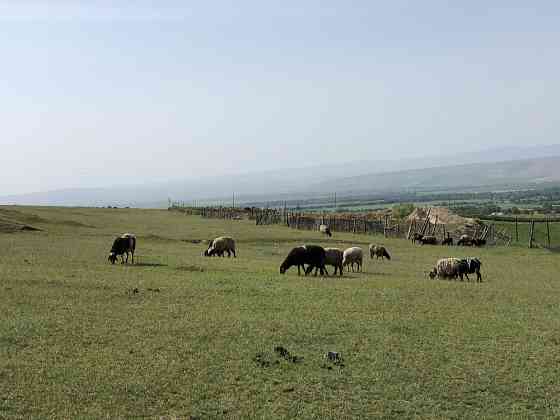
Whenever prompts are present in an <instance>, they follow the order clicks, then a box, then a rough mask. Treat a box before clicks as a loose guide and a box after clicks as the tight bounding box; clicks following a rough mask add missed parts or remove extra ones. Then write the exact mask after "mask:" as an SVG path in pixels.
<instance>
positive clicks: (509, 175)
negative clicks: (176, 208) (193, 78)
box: [0, 145, 560, 207]
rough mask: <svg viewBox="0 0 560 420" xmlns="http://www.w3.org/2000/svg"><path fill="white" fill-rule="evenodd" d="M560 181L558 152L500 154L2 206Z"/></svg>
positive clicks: (106, 191) (31, 199)
mask: <svg viewBox="0 0 560 420" xmlns="http://www.w3.org/2000/svg"><path fill="white" fill-rule="evenodd" d="M544 182H560V145H548V146H532V147H504V148H495V149H489V150H485V151H481V152H476V153H458V154H453V155H447V156H428V157H425V158H421V159H403V160H394V161H390V160H379V161H356V162H349V163H341V164H337V165H321V166H316V167H309V168H298V169H286V170H279V171H269V172H261V173H248V174H237V175H231V176H220V177H204V178H200V179H187V180H173V181H169V182H165V183H159V184H147V185H136V186H127V187H113V188H111V187H107V188H96V189H62V190H56V191H48V192H38V193H32V194H23V195H12V196H5V197H0V204H29V205H32V204H35V205H63V206H67V205H71V206H106V205H117V206H133V207H165V206H166V205H167V201H168V198H171V199H172V200H179V201H185V202H187V203H193V202H194V201H198V202H199V203H202V202H208V201H218V202H223V203H224V204H226V203H227V204H229V203H231V201H232V198H233V197H232V194H233V193H235V196H236V201H237V202H238V203H239V202H243V201H246V202H247V201H265V200H274V199H289V198H294V197H298V198H306V197H313V196H315V195H321V194H331V193H334V192H337V193H340V194H348V193H367V192H370V193H375V192H386V191H387V192H389V191H390V192H398V191H410V190H417V191H430V190H434V189H456V188H460V189H469V188H470V189H472V188H477V187H484V188H485V189H491V188H500V189H501V188H504V187H507V186H516V187H521V186H532V185H535V184H539V183H544Z"/></svg>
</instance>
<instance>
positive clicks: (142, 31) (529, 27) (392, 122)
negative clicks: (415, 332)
mask: <svg viewBox="0 0 560 420" xmlns="http://www.w3.org/2000/svg"><path fill="white" fill-rule="evenodd" d="M460 3H461V4H460ZM558 21H560V3H559V2H554V1H537V2H527V1H516V0H510V1H476V0H473V1H469V2H451V1H443V0H434V1H430V0H426V1H422V2H419V1H404V0H394V1H390V2H387V1H352V0H347V1H329V0H307V1H301V0H298V1H292V0H283V1H277V2H272V1H270V2H264V1H257V0H255V1H252V0H251V1H249V0H247V1H243V0H236V1H233V0H232V1H225V0H224V1H213V0H206V1H192V2H190V1H189V2H184V1H164V0H160V1H140V0H139V1H125V0H121V1H118V2H117V1H104V0H96V1H78V0H76V1H64V0H58V1H57V0H48V1H26V0H19V1H2V0H0V25H1V28H2V37H0V57H1V61H0V63H1V65H0V92H1V95H0V113H1V114H0V115H2V119H1V121H2V123H1V132H0V150H1V153H0V195H8V194H19V193H27V192H35V191H46V190H52V189H59V188H78V187H110V186H115V185H125V184H139V183H150V182H160V181H164V180H167V179H181V178H192V177H200V176H205V175H212V176H216V175H223V174H230V173H244V172H258V171H263V170H273V169H282V168H297V167H305V166H311V165H319V164H332V163H341V162H349V161H353V160H393V159H401V158H416V157H421V156H426V155H434V154H438V153H441V154H449V153H450V152H453V153H461V152H463V151H464V152H469V151H475V150H482V149H486V148H495V147H498V146H506V145H512V146H523V145H537V144H555V143H559V141H558V138H557V137H558V133H559V132H560V118H558V115H557V114H558V98H559V97H560V54H559V53H560V27H559V25H558Z"/></svg>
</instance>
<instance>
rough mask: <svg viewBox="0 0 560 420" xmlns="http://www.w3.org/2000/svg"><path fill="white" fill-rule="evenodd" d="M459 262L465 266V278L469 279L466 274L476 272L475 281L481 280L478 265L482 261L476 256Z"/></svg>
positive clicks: (480, 264) (479, 265)
mask: <svg viewBox="0 0 560 420" xmlns="http://www.w3.org/2000/svg"><path fill="white" fill-rule="evenodd" d="M461 263H463V264H464V266H465V273H464V274H465V276H467V280H469V281H470V279H469V276H468V275H467V273H468V274H474V273H476V281H477V282H482V275H481V274H480V267H481V266H482V263H481V262H480V260H479V259H478V258H466V259H463V260H461Z"/></svg>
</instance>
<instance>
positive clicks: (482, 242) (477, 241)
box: [471, 239, 486, 246]
mask: <svg viewBox="0 0 560 420" xmlns="http://www.w3.org/2000/svg"><path fill="white" fill-rule="evenodd" d="M471 245H472V246H484V245H486V239H473V240H472V241H471Z"/></svg>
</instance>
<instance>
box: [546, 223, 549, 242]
mask: <svg viewBox="0 0 560 420" xmlns="http://www.w3.org/2000/svg"><path fill="white" fill-rule="evenodd" d="M546 239H547V243H548V247H549V248H550V226H549V225H548V220H547V221H546Z"/></svg>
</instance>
